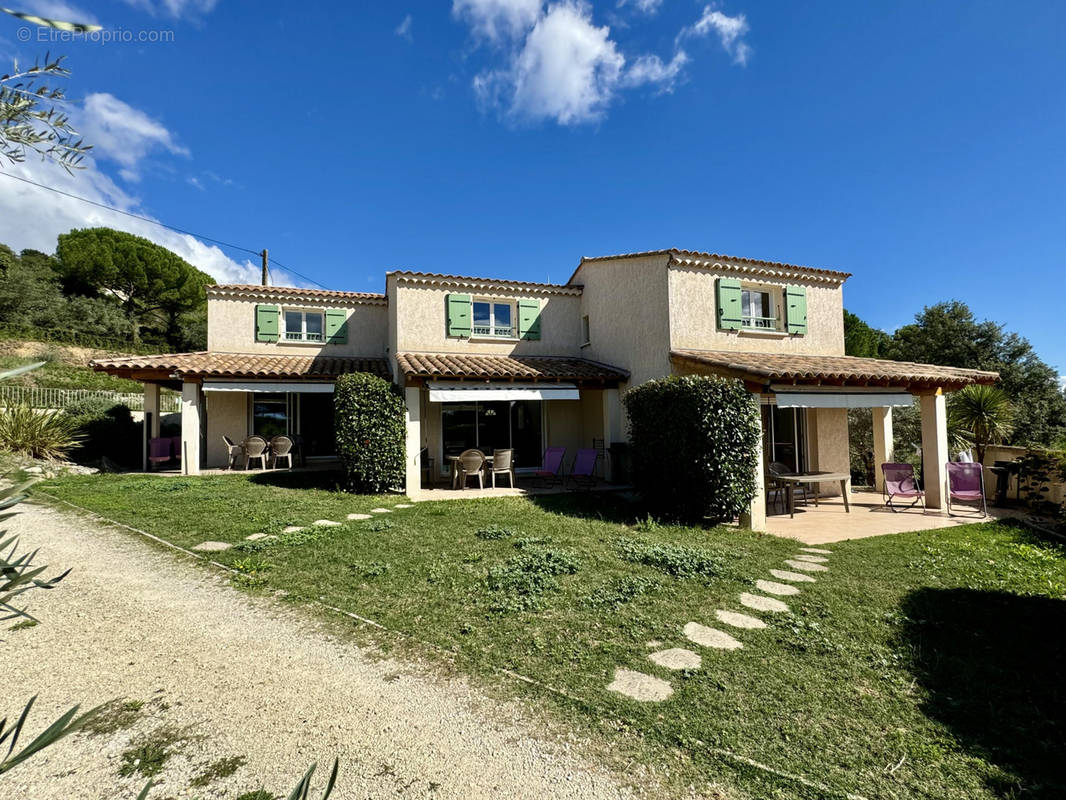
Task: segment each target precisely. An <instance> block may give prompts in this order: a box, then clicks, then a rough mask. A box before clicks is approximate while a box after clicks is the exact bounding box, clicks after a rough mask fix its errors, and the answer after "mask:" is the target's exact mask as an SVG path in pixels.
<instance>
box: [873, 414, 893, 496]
mask: <svg viewBox="0 0 1066 800" xmlns="http://www.w3.org/2000/svg"><path fill="white" fill-rule="evenodd" d="M870 410H871V411H872V412H873V422H874V487H875V488H876V489H877V491H879V492H880V491H883V490H884V488H885V474H884V473H883V472H882V471H881V465H882V464H888V463H891V462H892V461H893V460H894V459H895V457H896V456H895V454H894V452H893V445H892V407H891V406H886V407H882V408H872V409H870Z"/></svg>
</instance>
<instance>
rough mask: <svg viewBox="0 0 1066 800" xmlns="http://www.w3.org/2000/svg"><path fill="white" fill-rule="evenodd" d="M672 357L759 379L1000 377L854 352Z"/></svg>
mask: <svg viewBox="0 0 1066 800" xmlns="http://www.w3.org/2000/svg"><path fill="white" fill-rule="evenodd" d="M670 357H671V358H672V359H674V360H675V361H677V360H680V361H682V362H690V363H695V364H699V365H702V366H706V367H710V368H712V369H719V370H722V371H723V372H727V373H729V374H735V375H738V376H741V377H747V378H750V379H752V380H757V381H775V380H776V381H792V380H795V381H804V382H810V381H842V382H845V383H851V384H855V383H865V382H874V383H884V382H887V383H893V384H901V383H902V384H908V385H910V384H923V385H930V386H943V387H945V388H954V389H957V388H961V387H963V386H966V385H967V384H971V383H995V381H996V380H997V379H998V378H999V373H996V372H987V371H985V370H977V369H961V368H959V367H941V366H937V365H935V364H916V363H913V362H910V361H889V360H886V359H880V358H857V357H855V356H807V355H791V354H784V353H733V352H728V351H721V350H674V351H672V352H671V353H670Z"/></svg>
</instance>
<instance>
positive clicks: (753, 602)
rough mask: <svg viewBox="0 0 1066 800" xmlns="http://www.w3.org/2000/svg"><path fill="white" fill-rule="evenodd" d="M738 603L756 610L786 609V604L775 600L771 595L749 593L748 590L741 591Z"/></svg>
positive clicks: (776, 611)
mask: <svg viewBox="0 0 1066 800" xmlns="http://www.w3.org/2000/svg"><path fill="white" fill-rule="evenodd" d="M740 604H741V605H742V606H747V607H748V608H754V609H755V610H756V611H773V612H775V613H780V612H782V611H788V606H787V605H786V604H785V603H782V602H781V601H780V600H775V599H774V598H772V597H763V596H762V595H761V594H751V593H750V592H741V594H740Z"/></svg>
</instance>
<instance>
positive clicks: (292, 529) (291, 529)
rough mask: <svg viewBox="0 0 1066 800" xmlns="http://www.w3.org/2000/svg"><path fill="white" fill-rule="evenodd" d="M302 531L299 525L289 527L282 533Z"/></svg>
mask: <svg viewBox="0 0 1066 800" xmlns="http://www.w3.org/2000/svg"><path fill="white" fill-rule="evenodd" d="M302 530H303V528H301V527H300V526H299V525H289V526H288V527H287V528H285V529H283V530H282V533H298V532H299V531H302Z"/></svg>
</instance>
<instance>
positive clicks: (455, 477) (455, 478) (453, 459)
mask: <svg viewBox="0 0 1066 800" xmlns="http://www.w3.org/2000/svg"><path fill="white" fill-rule="evenodd" d="M444 460H445V461H447V462H449V463H450V464H451V465H452V488H453V489H455V488H458V487H457V486H456V484H457V483H458V482H459V456H445V457H444ZM485 463H486V464H488V465H489V466H491V465H492V456H485Z"/></svg>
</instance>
